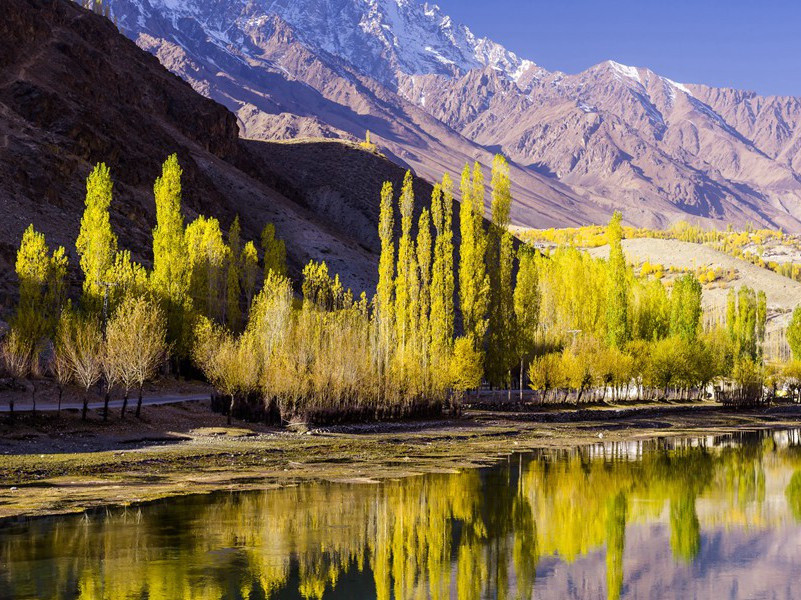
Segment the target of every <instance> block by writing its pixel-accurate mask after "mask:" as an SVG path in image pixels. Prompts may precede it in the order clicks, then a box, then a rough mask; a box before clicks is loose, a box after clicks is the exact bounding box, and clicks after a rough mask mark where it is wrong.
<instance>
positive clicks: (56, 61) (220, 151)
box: [0, 0, 431, 308]
mask: <svg viewBox="0 0 801 600" xmlns="http://www.w3.org/2000/svg"><path fill="white" fill-rule="evenodd" d="M173 152H177V153H178V155H179V159H180V161H181V164H182V167H183V169H184V180H183V184H184V185H183V205H184V208H185V213H186V217H187V220H190V219H192V218H194V216H196V215H197V214H198V213H203V214H206V215H208V216H214V217H217V218H219V219H220V221H221V224H222V226H223V227H226V228H227V227H228V225H229V224H230V222H231V220H232V219H233V217H234V215H235V214H239V215H240V216H241V218H242V221H243V229H244V234H245V236H246V237H248V238H250V239H257V238H258V233H259V231H260V230H261V228H262V227H263V225H264V224H265V223H266V222H267V221H271V222H274V223H275V224H276V228H277V230H278V233H279V235H280V236H282V237H284V238H285V239H286V241H287V245H288V254H289V261H290V268H291V269H292V270H293V271H294V273H295V274H296V275H297V274H298V271H299V270H300V268H301V267H302V265H303V264H305V263H306V262H307V261H308V260H309V259H316V260H326V261H327V262H328V263H329V266H330V267H331V269H332V270H333V271H334V272H338V273H340V274H341V276H342V277H343V280H344V281H345V282H346V284H347V285H350V286H352V287H353V288H354V290H356V291H357V292H360V291H361V290H362V289H367V290H370V289H371V288H372V287H373V286H374V280H375V277H376V274H375V265H376V262H377V251H378V249H379V243H378V238H377V233H376V223H377V219H378V197H379V193H380V189H381V185H382V183H383V182H384V181H386V180H390V181H393V182H394V183H395V184H396V185H397V186H398V187H400V183H401V181H402V179H403V174H404V171H403V169H401V168H399V167H398V166H397V165H395V164H394V163H392V162H391V161H389V160H387V159H386V158H383V157H381V156H379V155H377V154H375V153H372V152H368V151H365V150H362V149H360V148H358V147H357V146H356V145H354V144H351V143H347V142H325V143H310V144H286V143H280V142H276V143H265V142H256V141H243V140H241V139H240V138H239V135H238V128H237V121H236V118H235V116H234V115H233V114H232V113H230V112H229V111H228V110H227V109H225V108H224V107H222V106H220V105H219V104H217V103H216V102H213V101H212V100H209V99H207V98H204V97H203V96H201V95H200V94H198V93H196V92H195V91H194V90H193V89H192V88H191V87H190V86H189V85H188V84H187V83H186V82H184V81H182V80H181V79H180V78H178V77H176V76H175V75H173V74H171V73H169V72H168V71H167V70H166V69H165V68H164V67H163V66H162V65H161V64H159V62H158V60H157V59H156V58H155V57H153V56H152V55H150V54H148V53H147V52H144V51H142V50H141V49H140V48H138V47H137V46H136V45H135V44H134V43H133V42H131V41H130V40H128V39H127V38H126V37H124V36H123V35H121V34H120V33H119V32H118V31H117V29H116V28H115V26H114V25H113V24H112V23H111V22H110V21H109V20H108V19H105V18H103V17H100V16H97V15H95V14H92V13H90V12H89V11H86V10H84V9H82V8H80V7H78V6H77V5H76V4H75V3H73V2H70V1H69V0H6V1H5V3H4V5H3V18H2V19H0V213H2V215H3V216H4V218H3V219H2V220H0V303H2V305H4V306H6V307H8V306H9V305H10V302H11V300H12V298H11V290H13V280H14V274H13V264H14V256H15V252H16V248H17V246H18V244H19V240H20V238H21V236H22V232H23V230H24V229H25V228H26V227H27V226H28V225H29V224H30V223H34V225H35V227H36V228H37V229H38V230H40V231H42V232H44V233H45V234H46V236H47V239H48V242H49V243H50V244H51V246H55V245H56V244H63V245H65V246H66V247H67V248H68V250H69V252H70V253H71V264H72V267H73V268H77V264H78V261H77V257H76V256H75V253H74V242H75V239H76V237H77V234H78V228H79V225H80V217H81V213H82V210H83V199H84V195H85V189H84V181H85V178H86V176H87V175H88V173H89V172H90V170H91V168H92V166H93V165H94V164H95V163H97V162H100V161H105V162H106V163H107V164H108V165H109V166H110V168H111V172H112V177H113V179H114V185H115V187H114V192H115V196H114V202H113V204H112V224H113V226H114V228H115V230H116V233H117V235H118V237H119V240H120V246H121V247H122V248H127V249H130V250H131V251H132V252H133V253H134V255H135V257H136V258H137V259H139V260H142V261H144V262H145V263H147V262H148V261H149V260H150V256H151V255H150V231H151V229H152V228H153V226H154V225H155V205H154V200H153V191H152V190H153V182H154V180H155V178H156V177H157V176H158V175H159V173H160V165H161V163H162V162H163V160H164V159H165V158H166V157H167V156H168V155H169V154H171V153H173ZM310 171H313V173H314V177H310V176H308V175H307V173H308V172H310ZM430 191H431V188H430V186H429V185H428V184H426V183H425V182H424V181H422V180H417V181H416V192H417V194H418V195H419V197H421V198H423V197H426V196H428V195H430ZM0 308H2V307H1V306H0Z"/></svg>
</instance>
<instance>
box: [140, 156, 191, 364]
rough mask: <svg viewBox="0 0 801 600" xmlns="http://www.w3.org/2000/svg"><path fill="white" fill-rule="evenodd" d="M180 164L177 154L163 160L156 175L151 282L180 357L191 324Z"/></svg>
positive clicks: (184, 348)
mask: <svg viewBox="0 0 801 600" xmlns="http://www.w3.org/2000/svg"><path fill="white" fill-rule="evenodd" d="M181 174H182V171H181V166H180V165H179V164H178V155H177V154H173V155H171V156H170V157H169V158H167V160H166V161H165V162H164V165H163V167H162V173H161V177H159V178H158V179H156V183H155V185H154V186H153V192H154V195H155V198H156V228H155V229H154V230H153V271H152V273H151V275H150V285H151V288H152V290H153V292H154V293H155V294H156V295H157V296H158V297H159V298H160V299H161V300H162V302H163V303H164V305H165V307H166V311H165V312H166V314H167V331H168V339H169V341H170V343H173V344H174V347H173V350H174V353H175V354H176V355H177V356H178V357H185V356H187V355H188V350H189V348H188V334H189V333H190V332H191V329H189V327H191V324H189V323H187V322H186V320H187V319H186V314H187V313H188V306H187V301H188V292H189V261H188V260H187V251H186V240H185V239H184V218H183V216H182V215H181Z"/></svg>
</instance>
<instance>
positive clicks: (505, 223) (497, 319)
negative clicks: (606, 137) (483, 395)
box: [486, 154, 516, 385]
mask: <svg viewBox="0 0 801 600" xmlns="http://www.w3.org/2000/svg"><path fill="white" fill-rule="evenodd" d="M511 204H512V191H511V180H510V178H509V164H508V163H507V162H506V159H505V158H504V157H503V156H502V155H500V154H498V155H496V156H495V158H494V159H493V161H492V204H491V215H492V224H491V225H490V231H489V236H488V245H487V268H488V271H489V273H488V274H489V277H490V309H489V340H488V352H487V365H486V366H487V375H488V377H489V379H490V380H491V381H492V382H493V383H495V384H496V385H498V384H501V383H504V382H506V383H510V382H509V381H508V378H509V377H508V375H509V369H510V367H511V365H512V363H513V362H514V361H515V360H516V352H515V349H514V344H513V342H514V339H513V334H514V330H515V325H514V318H515V315H514V307H513V281H512V273H513V271H514V243H513V239H512V236H511V234H510V233H509V214H510V209H511Z"/></svg>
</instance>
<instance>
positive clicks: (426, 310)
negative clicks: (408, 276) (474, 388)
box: [417, 208, 432, 359]
mask: <svg viewBox="0 0 801 600" xmlns="http://www.w3.org/2000/svg"><path fill="white" fill-rule="evenodd" d="M431 250H432V249H431V213H430V212H429V210H428V209H427V208H424V209H423V211H422V212H421V213H420V220H419V221H418V224H417V267H418V270H419V273H420V284H419V290H420V291H419V302H418V312H419V315H420V316H419V321H418V327H417V331H419V332H420V334H421V336H420V349H421V351H422V356H423V357H424V358H425V359H427V358H428V357H429V356H430V354H431V337H430V331H431V330H430V327H429V323H430V311H431V258H432V257H431Z"/></svg>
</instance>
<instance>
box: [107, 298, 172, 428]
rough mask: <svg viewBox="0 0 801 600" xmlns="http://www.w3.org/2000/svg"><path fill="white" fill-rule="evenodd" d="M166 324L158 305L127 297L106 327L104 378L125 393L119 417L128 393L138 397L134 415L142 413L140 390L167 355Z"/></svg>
mask: <svg viewBox="0 0 801 600" xmlns="http://www.w3.org/2000/svg"><path fill="white" fill-rule="evenodd" d="M166 338H167V321H166V319H165V317H164V313H163V312H162V310H161V309H160V308H159V306H158V305H157V304H155V303H153V302H151V301H149V300H147V299H146V298H142V297H138V298H135V297H129V298H127V299H125V300H124V301H123V302H122V304H120V306H119V308H117V310H116V311H115V313H114V315H113V316H112V318H111V320H110V321H109V323H108V327H107V328H106V360H105V362H106V365H107V367H106V370H107V375H106V376H107V377H112V378H113V379H114V380H115V381H118V382H119V383H120V384H121V385H122V388H123V390H124V396H123V400H122V418H125V411H126V410H127V408H128V397H129V394H130V390H131V389H132V388H133V387H136V388H137V389H138V392H139V398H138V401H137V404H136V416H137V417H139V415H140V414H141V410H142V388H143V387H144V385H145V383H146V382H148V381H150V380H151V379H153V377H155V375H156V373H157V372H158V368H159V365H161V364H162V363H163V362H164V360H165V359H166V356H167V350H168V347H167V342H166Z"/></svg>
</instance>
